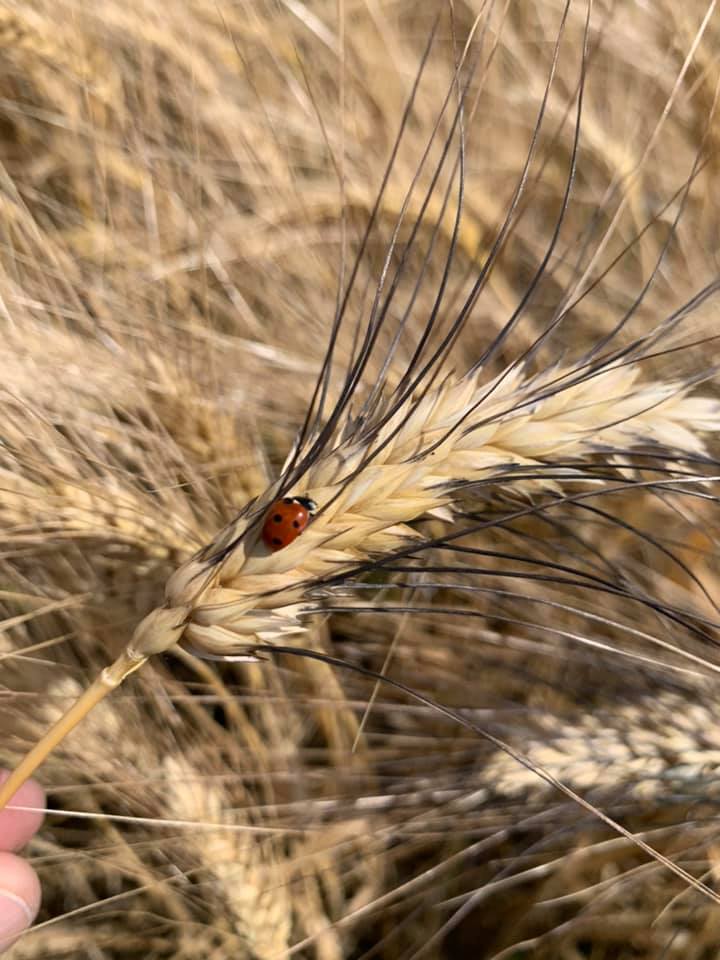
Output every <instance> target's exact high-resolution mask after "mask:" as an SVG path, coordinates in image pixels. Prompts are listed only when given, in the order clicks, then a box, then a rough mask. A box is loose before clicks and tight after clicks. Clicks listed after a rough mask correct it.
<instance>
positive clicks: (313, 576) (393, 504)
mask: <svg viewBox="0 0 720 960" xmlns="http://www.w3.org/2000/svg"><path fill="white" fill-rule="evenodd" d="M379 411H382V407H380V408H379ZM376 416H377V417H378V419H379V422H380V427H379V429H377V430H374V431H372V430H368V428H367V424H365V425H364V426H363V427H362V428H361V429H359V430H358V431H356V434H355V435H351V436H350V437H348V438H347V439H345V440H343V441H341V442H339V443H337V445H335V446H334V445H332V444H330V445H329V446H330V452H329V453H327V454H326V455H324V456H320V457H318V459H317V460H316V461H315V462H314V463H313V464H312V465H311V466H310V468H309V469H308V470H307V472H306V473H305V474H304V476H303V477H302V481H299V482H296V484H295V485H293V487H292V488H290V489H288V490H285V491H283V492H284V493H287V494H290V495H293V494H302V495H303V496H309V497H311V498H312V499H313V500H315V501H316V503H317V504H318V508H319V510H318V515H317V517H316V518H315V519H314V521H313V522H312V523H311V524H310V525H309V527H308V528H307V529H306V530H305V531H304V532H303V533H302V535H301V536H300V537H298V538H297V539H296V540H295V541H294V542H293V543H291V544H289V545H288V546H287V547H285V548H284V549H283V550H281V551H278V552H271V551H269V550H268V548H267V547H266V546H265V545H264V544H263V542H262V540H261V539H260V538H259V528H260V522H261V520H262V518H263V516H264V514H265V513H266V511H267V510H268V508H269V507H270V505H271V503H272V501H273V500H274V498H275V497H276V495H277V492H278V485H274V486H273V487H271V488H270V489H269V490H268V491H267V492H266V494H264V495H263V496H261V497H260V498H258V500H257V501H256V502H254V503H253V504H251V505H249V506H248V507H247V508H246V510H245V511H244V512H243V513H242V514H241V516H240V517H239V518H238V519H236V520H235V521H234V522H233V523H231V524H229V525H228V526H227V527H226V528H225V529H224V530H222V531H221V532H220V534H219V535H218V536H217V537H216V538H215V539H214V540H213V541H212V543H210V544H209V545H208V546H207V547H206V548H205V549H203V550H202V551H201V552H200V553H199V554H198V555H196V556H195V557H194V558H192V559H191V560H189V561H188V562H187V563H185V564H184V565H183V566H181V567H180V568H179V569H178V570H177V572H176V573H175V574H173V575H172V576H171V578H170V580H169V581H168V584H167V588H166V604H165V605H164V606H163V607H160V608H158V609H156V610H154V611H153V612H152V613H150V614H149V615H148V616H147V617H146V618H145V619H144V620H143V621H142V622H141V623H140V624H139V625H138V627H137V629H136V630H135V632H134V634H133V637H132V639H131V641H130V643H129V644H128V646H127V648H126V649H125V650H124V651H123V653H122V654H121V655H120V657H119V658H118V659H117V660H116V661H115V662H114V663H113V664H112V665H110V666H108V667H107V668H105V669H104V670H103V671H102V673H101V674H100V676H99V677H98V678H97V679H96V680H95V682H94V683H93V684H92V685H91V686H90V687H89V688H88V689H87V690H86V691H85V693H84V694H83V695H82V696H81V697H80V698H79V699H78V701H77V702H76V703H75V704H74V706H73V707H72V708H71V709H70V710H69V711H68V712H67V713H66V714H65V715H64V716H63V717H62V718H61V719H60V720H59V721H58V722H57V723H56V724H55V725H54V726H53V727H52V728H51V729H50V730H49V731H48V733H47V734H46V735H45V737H43V738H42V740H41V741H40V742H39V743H37V744H36V746H35V747H34V748H33V749H32V750H31V751H30V752H29V753H28V755H27V756H26V757H25V759H24V760H23V761H22V762H21V763H20V765H19V766H18V767H17V768H16V770H15V771H14V773H13V775H12V776H11V777H10V778H9V779H8V780H7V782H6V783H5V785H4V786H3V788H2V789H1V790H0V808H1V807H2V806H4V805H5V804H6V803H7V802H8V800H9V798H10V797H11V796H12V795H13V793H14V792H15V791H16V790H17V789H18V788H19V787H20V786H21V784H22V783H23V782H24V781H25V780H26V779H27V777H29V776H30V775H31V774H32V772H33V771H34V770H35V769H36V768H37V766H38V765H39V764H40V763H41V762H42V761H43V759H44V758H45V757H46V756H47V755H48V753H49V752H50V751H51V750H53V749H54V748H55V747H56V746H57V745H58V743H60V741H61V740H62V739H63V738H64V737H65V736H66V735H67V733H68V732H69V731H70V730H72V729H73V728H74V727H75V726H76V725H77V724H78V723H79V722H80V720H81V719H82V718H83V717H84V716H85V715H86V714H87V713H88V711H89V710H91V709H92V708H93V707H94V706H95V705H96V704H97V703H99V702H100V701H101V700H102V699H103V698H104V697H105V696H106V695H107V694H108V693H109V692H110V691H111V690H113V689H114V688H115V687H117V686H118V685H119V684H120V683H122V681H123V680H124V679H125V678H126V677H127V676H129V675H130V674H131V673H132V672H134V671H135V670H137V669H138V668H139V667H141V666H142V665H143V664H144V663H145V661H146V660H147V659H148V658H149V657H151V656H152V655H154V654H157V653H162V652H166V651H168V650H170V649H171V648H172V647H174V646H175V645H176V644H178V643H179V642H180V641H181V640H183V639H185V640H187V641H188V642H189V643H190V644H191V646H192V647H194V648H197V649H199V650H201V651H206V652H208V653H210V654H211V655H212V654H215V655H227V654H231V655H232V654H240V655H241V656H243V655H245V656H247V658H248V659H254V655H253V645H255V646H257V645H259V644H267V643H273V642H278V643H279V642H282V641H284V640H286V639H287V638H288V637H289V636H292V635H295V634H297V633H298V632H301V631H302V630H303V629H304V624H305V620H306V618H307V617H308V616H309V615H311V614H312V613H315V612H318V611H319V610H321V609H322V603H321V602H319V601H318V600H317V599H314V598H313V593H314V592H316V591H317V588H318V585H319V584H322V582H323V579H324V578H328V577H329V576H333V577H337V576H338V575H339V574H342V573H343V572H347V571H349V570H351V569H352V568H353V567H354V566H355V565H356V564H357V563H358V562H359V561H362V560H365V559H367V558H371V557H374V558H377V557H380V556H383V555H389V554H391V553H392V551H393V550H394V549H396V548H401V547H403V546H406V545H407V544H408V543H413V541H414V540H416V539H419V538H420V534H419V533H418V532H417V531H416V530H414V529H413V528H412V527H411V526H410V525H409V524H411V523H412V522H413V521H416V520H418V519H419V518H421V517H423V516H425V515H432V514H440V515H443V514H446V513H447V511H448V510H451V509H452V508H453V505H454V503H455V501H456V500H459V499H460V498H461V497H462V495H463V491H464V489H465V487H466V486H467V485H471V484H474V483H479V482H480V481H483V480H487V479H489V478H496V479H497V480H498V481H499V482H502V478H503V476H504V475H506V474H508V472H509V471H511V470H512V469H513V468H517V467H521V466H522V467H528V466H534V467H538V466H540V465H542V463H543V461H545V460H548V459H549V460H551V459H552V458H553V457H557V456H559V455H561V456H562V458H563V459H565V460H567V459H569V460H571V461H572V462H573V463H576V464H577V465H576V466H575V467H573V469H572V470H569V471H566V476H567V479H568V480H570V481H572V480H579V479H580V478H581V477H582V470H581V467H582V462H583V459H587V458H591V457H592V456H593V455H595V454H597V453H598V452H600V451H603V452H605V454H607V453H608V452H612V451H623V452H626V451H628V450H632V449H647V448H648V447H651V446H658V447H665V448H671V449H681V450H684V451H686V452H687V453H696V454H698V453H702V452H703V449H704V448H703V444H702V441H701V440H700V439H699V437H698V436H697V433H696V431H698V432H701V431H717V430H718V429H720V402H718V401H716V400H714V399H711V398H703V397H695V396H689V395H688V385H687V384H683V383H682V382H676V383H659V382H650V383H642V381H641V380H640V369H639V364H638V363H634V364H633V363H628V364H615V365H609V366H608V367H607V368H605V369H603V368H601V369H600V370H599V371H596V372H594V373H592V374H590V375H587V374H586V375H585V376H579V375H578V372H577V371H575V370H573V369H567V370H560V369H550V370H547V371H544V372H543V373H542V374H538V375H535V376H527V375H525V374H524V371H523V369H522V368H521V367H520V366H513V367H510V368H509V369H508V370H506V371H505V372H504V373H503V374H501V375H499V376H498V377H497V378H495V379H494V380H491V381H489V382H485V381H484V380H483V377H482V373H481V372H473V373H471V374H469V375H468V376H466V377H463V378H461V379H459V380H455V381H453V380H452V379H447V380H446V381H445V382H443V383H442V385H441V386H439V387H437V388H435V389H432V390H427V391H426V392H425V393H424V394H423V395H421V396H419V397H416V396H410V397H407V398H405V399H404V400H403V402H401V403H400V404H398V405H397V409H395V410H394V412H392V415H390V416H385V417H383V416H381V412H378V413H377V414H376ZM368 434H369V439H368V438H367V435H368ZM558 476H561V475H558ZM561 482H562V481H561V480H560V479H558V478H557V476H556V477H554V478H548V479H544V480H542V481H541V484H542V485H543V486H546V487H547V486H550V487H554V486H557V485H558V484H559V483H561ZM526 483H529V481H526ZM536 486H537V484H536Z"/></svg>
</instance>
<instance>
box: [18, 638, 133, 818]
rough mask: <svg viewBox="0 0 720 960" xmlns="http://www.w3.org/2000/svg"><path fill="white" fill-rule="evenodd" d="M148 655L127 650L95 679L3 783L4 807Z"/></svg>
mask: <svg viewBox="0 0 720 960" xmlns="http://www.w3.org/2000/svg"><path fill="white" fill-rule="evenodd" d="M146 660H147V657H139V656H137V655H134V654H132V653H128V651H123V652H122V653H121V654H120V656H119V657H118V658H117V660H116V661H115V662H114V663H113V664H111V665H110V666H109V667H105V669H104V670H103V671H102V673H101V674H100V675H99V676H98V677H97V678H96V679H95V680H94V681H93V683H92V684H91V685H90V686H89V687H88V688H87V690H86V691H85V692H84V693H83V694H82V696H80V697H78V699H77V700H76V701H75V703H73V705H72V706H71V707H70V709H69V710H67V711H66V712H65V713H64V714H63V715H62V716H61V717H60V719H59V720H57V721H56V723H54V724H53V725H52V727H50V729H49V730H48V731H47V733H46V734H45V735H44V736H43V737H42V738H41V739H40V740H39V741H38V742H37V743H36V744H35V746H34V747H33V748H32V750H30V751H29V753H27V754H26V755H25V756H24V757H23V759H22V761H21V762H20V763H19V764H18V766H17V767H16V768H15V769H14V770H13V772H12V773H11V774H10V776H9V777H8V779H7V780H6V781H5V783H4V784H3V785H2V787H0V810H2V809H3V808H4V807H5V806H6V805H7V803H8V801H9V800H10V799H11V798H12V797H13V796H14V795H15V794H16V793H17V792H18V790H19V789H20V787H21V786H22V785H23V784H24V783H25V781H26V780H29V778H30V777H31V776H32V775H33V773H34V772H35V771H36V770H37V768H38V767H39V766H40V764H41V763H42V762H43V760H45V758H46V757H47V756H49V754H50V753H52V751H53V750H54V749H55V747H56V746H57V745H58V744H59V743H60V741H61V740H64V739H65V737H66V736H67V735H68V734H69V733H70V731H71V730H74V728H75V727H76V726H77V725H78V724H79V723H80V721H81V720H82V719H83V718H84V717H86V716H87V715H88V713H90V711H91V710H92V708H93V707H94V706H96V705H97V704H98V703H100V701H101V700H103V699H104V698H105V697H106V696H107V695H108V694H109V693H110V692H111V691H112V690H114V689H115V688H116V687H118V686H119V685H120V684H121V683H122V682H123V680H124V679H125V678H126V677H128V676H129V675H130V674H131V673H133V671H135V670H137V669H138V667H141V666H142V665H143V664H144V663H145V661H146Z"/></svg>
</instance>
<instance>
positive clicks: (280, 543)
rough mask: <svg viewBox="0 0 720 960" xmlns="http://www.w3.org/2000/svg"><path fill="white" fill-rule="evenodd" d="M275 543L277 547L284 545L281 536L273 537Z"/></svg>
mask: <svg viewBox="0 0 720 960" xmlns="http://www.w3.org/2000/svg"><path fill="white" fill-rule="evenodd" d="M273 543H274V544H275V546H276V547H281V546H282V540H281V539H280V537H273Z"/></svg>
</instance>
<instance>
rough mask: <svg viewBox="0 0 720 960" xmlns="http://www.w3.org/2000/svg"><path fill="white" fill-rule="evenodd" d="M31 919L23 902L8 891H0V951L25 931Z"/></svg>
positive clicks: (31, 915)
mask: <svg viewBox="0 0 720 960" xmlns="http://www.w3.org/2000/svg"><path fill="white" fill-rule="evenodd" d="M32 919H33V914H32V911H31V910H30V907H29V906H28V905H27V904H26V903H25V901H24V900H22V899H21V898H20V897H19V896H18V895H17V894H16V893H11V892H10V891H9V890H0V950H3V949H5V947H7V946H9V945H10V943H11V942H12V941H13V940H14V939H15V937H17V936H19V935H20V934H21V933H22V932H23V930H27V928H28V927H29V926H30V924H31V923H32Z"/></svg>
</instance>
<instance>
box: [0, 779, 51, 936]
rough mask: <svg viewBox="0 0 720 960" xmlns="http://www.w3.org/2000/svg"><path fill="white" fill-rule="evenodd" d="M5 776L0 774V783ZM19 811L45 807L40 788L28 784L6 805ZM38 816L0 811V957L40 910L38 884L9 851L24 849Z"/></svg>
mask: <svg viewBox="0 0 720 960" xmlns="http://www.w3.org/2000/svg"><path fill="white" fill-rule="evenodd" d="M8 776H9V774H8V773H7V772H6V771H0V783H3V782H4V781H5V780H7V778H8ZM10 803H11V804H17V805H18V806H21V807H38V808H39V809H42V808H43V807H44V806H45V792H44V791H43V789H42V787H41V786H40V785H39V784H38V783H35V781H34V780H29V781H28V782H27V783H26V784H24V785H23V786H22V787H20V789H19V790H18V792H17V793H16V794H15V796H14V797H13V798H12V800H11V801H10ZM42 820H43V815H42V813H39V812H38V813H34V812H28V811H25V810H3V811H0V953H3V952H4V951H5V950H7V949H8V947H9V946H10V945H11V944H12V943H13V941H14V940H15V938H16V937H17V936H18V935H19V934H21V933H22V931H23V930H25V929H26V928H27V927H29V926H30V924H31V923H32V922H33V920H34V919H35V915H36V914H37V912H38V909H39V908H40V881H39V880H38V878H37V874H36V873H35V871H34V870H33V869H32V867H31V866H30V864H29V863H27V862H26V861H25V860H23V859H22V858H21V857H18V856H16V855H15V853H14V852H13V851H15V850H19V849H20V848H21V847H24V846H25V844H26V843H27V842H28V840H29V839H30V838H31V837H32V836H33V834H34V833H35V832H36V831H37V830H38V829H39V827H40V824H41V823H42Z"/></svg>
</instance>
